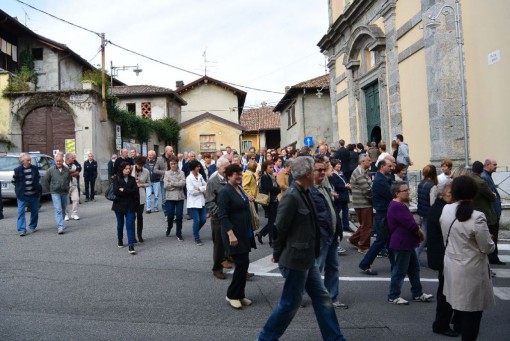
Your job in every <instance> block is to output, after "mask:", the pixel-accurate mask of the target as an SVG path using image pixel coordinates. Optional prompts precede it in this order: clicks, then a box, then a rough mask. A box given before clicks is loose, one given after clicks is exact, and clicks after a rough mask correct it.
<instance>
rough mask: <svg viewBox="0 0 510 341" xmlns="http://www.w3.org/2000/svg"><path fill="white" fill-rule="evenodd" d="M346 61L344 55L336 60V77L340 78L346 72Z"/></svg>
mask: <svg viewBox="0 0 510 341" xmlns="http://www.w3.org/2000/svg"><path fill="white" fill-rule="evenodd" d="M343 60H344V54H343V53H342V54H341V55H339V56H338V58H337V59H336V60H335V77H338V76H340V75H341V74H342V73H344V72H345V70H346V69H345V65H344V64H343Z"/></svg>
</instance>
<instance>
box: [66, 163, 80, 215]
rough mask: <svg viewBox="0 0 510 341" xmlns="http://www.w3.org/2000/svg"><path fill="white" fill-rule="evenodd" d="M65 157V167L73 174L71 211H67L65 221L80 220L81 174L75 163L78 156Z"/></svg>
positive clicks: (70, 189)
mask: <svg viewBox="0 0 510 341" xmlns="http://www.w3.org/2000/svg"><path fill="white" fill-rule="evenodd" d="M65 157H66V162H65V164H64V166H65V167H67V168H68V169H69V173H70V174H71V180H70V183H69V198H70V199H71V206H70V209H69V208H68V209H67V210H66V215H65V218H64V220H66V221H67V220H69V218H71V219H74V220H80V217H79V216H78V203H79V200H80V194H79V192H78V177H79V176H80V172H79V170H78V169H77V167H76V165H75V163H74V161H75V160H76V155H75V154H74V153H67V154H66V156H65Z"/></svg>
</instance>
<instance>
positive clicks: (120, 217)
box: [115, 210, 135, 246]
mask: <svg viewBox="0 0 510 341" xmlns="http://www.w3.org/2000/svg"><path fill="white" fill-rule="evenodd" d="M115 216H116V217H117V239H118V240H119V241H121V240H123V239H124V218H126V234H127V237H128V246H134V245H135V244H134V241H135V211H131V210H128V211H127V212H126V213H122V212H115Z"/></svg>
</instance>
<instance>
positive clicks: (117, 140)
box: [115, 124, 122, 150]
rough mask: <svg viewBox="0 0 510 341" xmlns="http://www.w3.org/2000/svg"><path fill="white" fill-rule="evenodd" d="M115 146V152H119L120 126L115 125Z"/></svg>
mask: <svg viewBox="0 0 510 341" xmlns="http://www.w3.org/2000/svg"><path fill="white" fill-rule="evenodd" d="M115 144H116V146H117V147H116V148H117V150H121V149H122V136H121V131H120V125H118V124H117V125H115Z"/></svg>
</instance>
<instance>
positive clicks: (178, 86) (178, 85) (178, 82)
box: [175, 81, 184, 88]
mask: <svg viewBox="0 0 510 341" xmlns="http://www.w3.org/2000/svg"><path fill="white" fill-rule="evenodd" d="M183 86H184V82H183V81H177V82H175V87H176V88H182V87H183Z"/></svg>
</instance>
